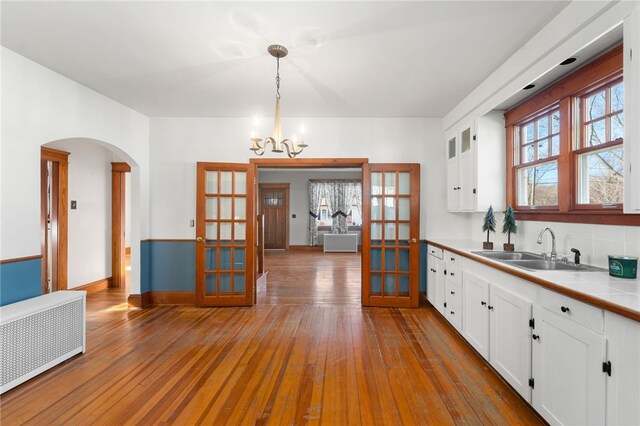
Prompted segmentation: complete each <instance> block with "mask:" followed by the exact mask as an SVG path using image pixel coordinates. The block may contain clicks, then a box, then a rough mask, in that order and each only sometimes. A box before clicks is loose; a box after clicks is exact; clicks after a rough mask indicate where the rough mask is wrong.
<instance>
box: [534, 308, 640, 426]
mask: <svg viewBox="0 0 640 426" xmlns="http://www.w3.org/2000/svg"><path fill="white" fill-rule="evenodd" d="M534 318H535V329H534V330H533V334H532V339H533V378H534V388H533V395H532V405H533V407H534V408H535V409H536V411H538V413H540V415H542V417H544V419H545V420H546V421H548V422H549V423H551V424H566V425H593V424H605V401H606V398H605V396H606V394H605V391H606V379H607V374H606V373H604V372H603V363H604V362H605V361H606V340H605V338H604V335H602V334H599V333H597V332H595V331H593V330H591V329H589V328H587V327H584V326H582V325H580V324H578V323H577V322H575V321H573V320H572V319H569V318H566V317H562V316H560V315H559V314H557V313H555V312H552V311H549V310H548V309H546V308H544V307H542V306H536V307H535V308H534ZM636 406H637V401H636Z"/></svg>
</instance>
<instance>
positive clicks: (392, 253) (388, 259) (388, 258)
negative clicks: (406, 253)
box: [384, 248, 396, 271]
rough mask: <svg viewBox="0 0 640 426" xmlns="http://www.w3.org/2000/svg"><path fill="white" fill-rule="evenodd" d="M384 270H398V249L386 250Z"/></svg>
mask: <svg viewBox="0 0 640 426" xmlns="http://www.w3.org/2000/svg"><path fill="white" fill-rule="evenodd" d="M384 270H385V271H395V270H396V249H392V248H386V249H384Z"/></svg>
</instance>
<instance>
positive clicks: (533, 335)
mask: <svg viewBox="0 0 640 426" xmlns="http://www.w3.org/2000/svg"><path fill="white" fill-rule="evenodd" d="M531 338H532V339H533V340H538V339H539V338H540V336H538V335H537V334H532V335H531Z"/></svg>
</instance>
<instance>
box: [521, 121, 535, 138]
mask: <svg viewBox="0 0 640 426" xmlns="http://www.w3.org/2000/svg"><path fill="white" fill-rule="evenodd" d="M522 133H523V135H524V137H523V138H522V139H523V140H524V141H526V142H533V139H534V133H533V123H531V124H528V125H527V126H526V127H525V128H524V129H523V131H522Z"/></svg>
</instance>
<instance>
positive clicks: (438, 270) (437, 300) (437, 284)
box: [427, 254, 446, 315]
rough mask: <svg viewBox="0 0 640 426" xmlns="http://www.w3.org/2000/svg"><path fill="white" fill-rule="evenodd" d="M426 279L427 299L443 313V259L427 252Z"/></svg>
mask: <svg viewBox="0 0 640 426" xmlns="http://www.w3.org/2000/svg"><path fill="white" fill-rule="evenodd" d="M427 268H428V269H429V270H428V272H429V273H428V281H427V299H428V300H429V302H431V304H432V305H433V306H435V308H436V309H437V310H438V311H439V312H440V313H441V314H442V315H444V312H445V311H444V303H445V300H446V299H445V272H446V271H445V263H444V260H442V259H440V258H438V257H437V256H434V255H432V254H429V255H428V256H427Z"/></svg>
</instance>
